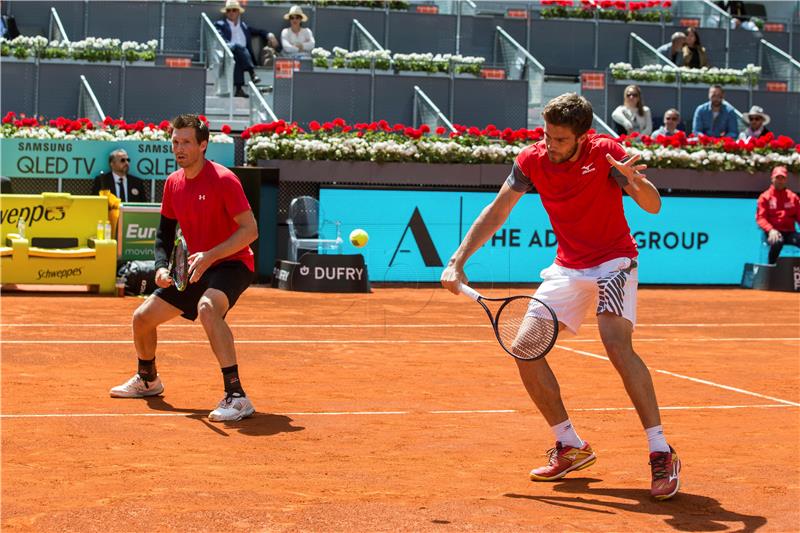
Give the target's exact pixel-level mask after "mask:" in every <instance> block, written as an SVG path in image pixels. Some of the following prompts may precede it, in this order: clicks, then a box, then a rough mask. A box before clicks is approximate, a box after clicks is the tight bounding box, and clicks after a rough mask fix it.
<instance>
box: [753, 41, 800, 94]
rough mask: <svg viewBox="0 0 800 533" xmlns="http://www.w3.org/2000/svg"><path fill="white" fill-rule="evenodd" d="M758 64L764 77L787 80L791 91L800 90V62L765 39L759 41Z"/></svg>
mask: <svg viewBox="0 0 800 533" xmlns="http://www.w3.org/2000/svg"><path fill="white" fill-rule="evenodd" d="M758 64H759V65H761V78H762V79H768V80H781V81H786V82H787V83H788V87H787V89H788V90H789V91H791V92H800V62H798V61H797V60H796V59H794V58H793V57H792V56H790V55H789V54H787V53H786V52H784V51H783V50H781V49H780V48H778V47H777V46H775V45H774V44H772V43H770V42H768V41H765V40H764V39H761V40H760V41H759V47H758Z"/></svg>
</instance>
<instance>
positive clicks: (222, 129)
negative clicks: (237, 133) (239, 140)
mask: <svg viewBox="0 0 800 533" xmlns="http://www.w3.org/2000/svg"><path fill="white" fill-rule="evenodd" d="M221 131H222V133H225V134H228V133H230V132H231V127H230V126H228V125H227V124H223V125H222V128H221Z"/></svg>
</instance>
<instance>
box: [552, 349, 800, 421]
mask: <svg viewBox="0 0 800 533" xmlns="http://www.w3.org/2000/svg"><path fill="white" fill-rule="evenodd" d="M556 348H561V349H562V350H567V351H568V352H574V353H577V354H580V355H585V356H586V357H593V358H595V359H601V360H603V361H609V359H608V357H606V356H604V355H599V354H596V353H591V352H584V351H583V350H576V349H575V348H567V347H566V346H561V345H560V344H557V345H556ZM647 368H648V369H650V370H652V371H653V372H658V373H659V374H666V375H668V376H672V377H676V378H680V379H686V380H688V381H693V382H695V383H702V384H703V385H711V386H712V387H718V388H720V389H725V390H729V391H733V392H738V393H741V394H747V395H748V396H755V397H756V398H764V399H765V400H772V401H773V402H779V403H783V404H786V405H791V406H793V407H800V403H797V402H792V401H789V400H782V399H781V398H775V397H774V396H767V395H765V394H759V393H757V392H752V391H749V390H745V389H739V388H737V387H730V386H728V385H722V384H720V383H714V382H713V381H708V380H705V379H699V378H693V377H690V376H684V375H683V374H676V373H675V372H669V371H667V370H659V369H657V368H651V367H647Z"/></svg>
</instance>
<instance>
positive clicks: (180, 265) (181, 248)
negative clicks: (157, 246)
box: [169, 234, 189, 291]
mask: <svg viewBox="0 0 800 533" xmlns="http://www.w3.org/2000/svg"><path fill="white" fill-rule="evenodd" d="M169 277H171V278H172V283H174V284H175V288H176V289H178V290H179V291H184V290H186V286H187V285H189V249H188V248H187V247H186V241H185V240H184V239H183V235H180V234H179V235H178V236H177V237H175V245H174V246H173V247H172V257H170V260H169Z"/></svg>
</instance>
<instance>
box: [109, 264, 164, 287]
mask: <svg viewBox="0 0 800 533" xmlns="http://www.w3.org/2000/svg"><path fill="white" fill-rule="evenodd" d="M155 265H156V262H155V261H128V262H127V263H124V264H123V265H122V266H121V267H119V270H118V271H117V278H123V279H124V280H125V294H128V295H131V296H141V295H143V294H152V292H153V291H155V290H156V266H155Z"/></svg>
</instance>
